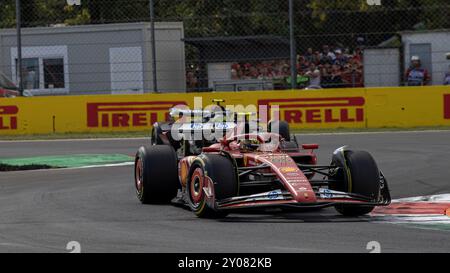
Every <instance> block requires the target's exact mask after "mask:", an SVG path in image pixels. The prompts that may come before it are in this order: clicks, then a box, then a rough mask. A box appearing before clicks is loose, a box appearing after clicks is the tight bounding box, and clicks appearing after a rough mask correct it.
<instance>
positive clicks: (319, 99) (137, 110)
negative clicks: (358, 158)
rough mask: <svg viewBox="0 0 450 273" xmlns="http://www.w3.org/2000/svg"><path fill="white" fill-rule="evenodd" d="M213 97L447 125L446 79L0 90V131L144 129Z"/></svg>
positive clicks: (320, 115) (333, 121)
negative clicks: (204, 88)
mask: <svg viewBox="0 0 450 273" xmlns="http://www.w3.org/2000/svg"><path fill="white" fill-rule="evenodd" d="M215 98H220V99H225V101H226V102H225V105H241V106H242V109H244V108H245V110H248V109H258V108H259V107H267V108H268V109H271V111H270V112H271V113H273V112H274V111H278V112H279V116H280V119H283V120H286V121H288V122H289V123H290V124H291V127H292V128H293V129H320V128H380V127H417V126H450V87H448V86H436V87H398V88H370V89H369V88H361V89H333V90H331V89H330V90H328V89H327V90H308V91H305V90H299V91H258V92H223V93H188V94H186V93H183V94H179V93H177V94H174V93H172V94H146V95H120V96H116V95H101V96H64V97H62V96H58V97H29V98H0V135H6V134H16V135H26V134H50V133H70V132H77V133H83V132H91V133H92V132H115V131H142V130H146V129H149V128H150V127H151V125H152V124H153V123H154V122H156V121H164V120H166V119H167V117H168V113H169V109H170V108H172V107H174V106H176V105H187V106H189V107H191V108H193V107H194V101H195V100H196V101H199V100H201V102H200V103H201V104H202V105H203V107H204V106H206V105H210V104H211V101H212V99H215ZM248 106H253V108H248Z"/></svg>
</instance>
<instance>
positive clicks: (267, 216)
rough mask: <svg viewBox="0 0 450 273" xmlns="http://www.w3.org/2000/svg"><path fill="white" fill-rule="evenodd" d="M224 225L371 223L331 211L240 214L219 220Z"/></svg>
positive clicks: (368, 217)
mask: <svg viewBox="0 0 450 273" xmlns="http://www.w3.org/2000/svg"><path fill="white" fill-rule="evenodd" d="M219 221H220V222H224V223H227V222H229V223H330V222H331V223H364V222H372V219H371V217H370V216H361V217H345V216H342V215H340V214H338V213H337V212H333V210H319V211H312V212H311V211H307V212H283V211H273V212H272V211H271V212H267V211H263V212H242V213H239V214H237V213H232V214H230V215H228V216H227V217H226V218H223V219H220V220H219Z"/></svg>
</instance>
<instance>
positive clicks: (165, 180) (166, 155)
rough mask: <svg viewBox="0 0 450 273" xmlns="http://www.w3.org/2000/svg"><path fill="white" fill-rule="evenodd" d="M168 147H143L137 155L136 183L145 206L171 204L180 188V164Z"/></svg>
mask: <svg viewBox="0 0 450 273" xmlns="http://www.w3.org/2000/svg"><path fill="white" fill-rule="evenodd" d="M177 161H178V160H177V156H176V153H175V151H174V150H173V148H172V147H170V146H168V145H154V146H150V147H141V148H139V150H138V152H137V153H136V159H135V164H134V170H135V171H134V181H135V186H136V194H137V197H138V199H139V200H140V201H141V202H142V203H143V204H158V203H160V204H161V203H169V202H170V201H171V200H172V199H173V198H174V197H175V196H176V195H177V191H178V188H179V181H178V162H177Z"/></svg>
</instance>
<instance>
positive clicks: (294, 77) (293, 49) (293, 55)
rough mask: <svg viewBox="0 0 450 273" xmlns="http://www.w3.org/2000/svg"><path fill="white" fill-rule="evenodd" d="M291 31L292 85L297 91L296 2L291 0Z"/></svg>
mask: <svg viewBox="0 0 450 273" xmlns="http://www.w3.org/2000/svg"><path fill="white" fill-rule="evenodd" d="M289 31H290V44H291V46H290V47H291V85H292V89H297V49H296V44H295V32H294V0H289Z"/></svg>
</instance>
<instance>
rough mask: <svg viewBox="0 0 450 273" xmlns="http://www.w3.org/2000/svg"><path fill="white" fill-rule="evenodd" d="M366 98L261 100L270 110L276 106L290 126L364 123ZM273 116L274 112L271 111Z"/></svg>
mask: <svg viewBox="0 0 450 273" xmlns="http://www.w3.org/2000/svg"><path fill="white" fill-rule="evenodd" d="M365 103H366V102H365V99H364V97H331V98H296V99H268V100H259V101H258V104H259V105H266V106H267V107H268V109H272V106H274V105H276V106H277V107H278V109H279V112H280V113H279V117H280V119H282V120H285V121H287V122H288V123H290V124H294V125H300V124H330V123H333V124H342V123H364V119H365V117H364V105H365ZM269 113H272V114H273V111H269Z"/></svg>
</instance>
